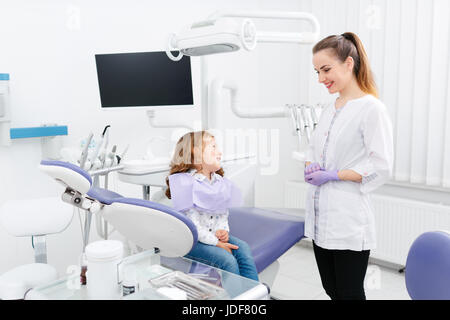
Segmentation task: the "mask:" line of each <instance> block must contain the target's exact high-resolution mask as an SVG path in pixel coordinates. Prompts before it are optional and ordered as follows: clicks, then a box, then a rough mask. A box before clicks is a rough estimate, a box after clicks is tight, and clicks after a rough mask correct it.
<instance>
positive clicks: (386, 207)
mask: <svg viewBox="0 0 450 320" xmlns="http://www.w3.org/2000/svg"><path fill="white" fill-rule="evenodd" d="M306 190H307V184H305V183H303V182H297V181H287V182H286V183H285V196H284V206H285V207H286V208H299V209H304V208H305V199H306ZM371 198H372V205H373V209H374V215H375V221H376V231H377V248H376V249H375V250H372V251H371V254H370V256H371V257H372V258H375V259H379V260H382V261H386V262H389V263H394V264H398V265H403V266H404V265H405V264H406V258H407V256H408V251H409V248H410V247H411V245H412V243H413V242H414V240H415V239H416V238H417V237H418V236H419V235H421V234H422V233H424V232H427V231H436V230H450V207H449V206H445V205H440V204H433V203H428V202H422V201H415V200H410V199H405V198H398V197H389V196H385V195H378V194H372V195H371Z"/></svg>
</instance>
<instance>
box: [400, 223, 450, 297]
mask: <svg viewBox="0 0 450 320" xmlns="http://www.w3.org/2000/svg"><path fill="white" fill-rule="evenodd" d="M405 281H406V289H407V290H408V294H409V296H410V297H411V299H413V300H450V232H448V231H433V232H425V233H423V234H422V235H420V236H419V237H418V238H417V239H416V240H415V241H414V242H413V244H412V245H411V248H410V249H409V252H408V257H407V260H406V271H405Z"/></svg>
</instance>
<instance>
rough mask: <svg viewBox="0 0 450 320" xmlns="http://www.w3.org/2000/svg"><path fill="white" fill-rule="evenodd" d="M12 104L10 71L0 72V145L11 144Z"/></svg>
mask: <svg viewBox="0 0 450 320" xmlns="http://www.w3.org/2000/svg"><path fill="white" fill-rule="evenodd" d="M10 128H11V106H10V101H9V73H0V145H1V146H10V145H11V137H10Z"/></svg>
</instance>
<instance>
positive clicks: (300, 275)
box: [271, 244, 410, 300]
mask: <svg viewBox="0 0 450 320" xmlns="http://www.w3.org/2000/svg"><path fill="white" fill-rule="evenodd" d="M279 262H280V270H279V272H278V275H277V277H276V279H275V282H274V284H273V286H272V288H271V295H272V296H273V297H274V298H276V299H289V300H305V299H306V300H329V297H328V295H327V294H326V293H325V291H324V290H323V288H322V284H321V282H320V276H319V271H318V270H317V265H316V261H315V259H314V253H313V250H312V248H311V247H309V246H308V245H302V244H297V245H295V246H293V247H292V248H291V249H290V250H289V251H287V252H286V253H285V254H284V255H283V256H282V257H281V258H279ZM364 287H365V292H366V297H367V299H368V300H410V297H409V295H408V292H407V290H406V286H405V275H404V273H399V272H398V271H396V270H393V269H388V268H386V267H381V266H378V265H374V264H369V266H368V268H367V273H366V278H365V282H364Z"/></svg>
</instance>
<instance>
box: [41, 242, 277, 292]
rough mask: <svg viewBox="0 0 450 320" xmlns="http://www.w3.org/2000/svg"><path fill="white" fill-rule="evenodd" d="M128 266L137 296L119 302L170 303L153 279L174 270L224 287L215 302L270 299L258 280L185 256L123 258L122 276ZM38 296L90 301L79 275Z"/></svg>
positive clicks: (43, 289)
mask: <svg viewBox="0 0 450 320" xmlns="http://www.w3.org/2000/svg"><path fill="white" fill-rule="evenodd" d="M128 265H133V266H134V267H135V270H136V274H137V282H138V286H137V288H136V292H135V293H133V294H130V295H128V296H125V297H122V296H121V295H120V294H118V295H117V299H124V300H169V299H170V298H169V297H167V296H165V295H164V294H162V293H160V292H158V291H157V288H156V287H154V286H152V283H151V281H150V280H152V279H156V278H158V277H161V276H163V275H169V273H173V272H174V271H180V272H182V273H183V274H185V275H187V276H189V277H191V278H194V279H196V280H201V281H206V282H207V283H208V284H209V285H212V286H217V287H218V288H223V289H224V292H225V294H223V295H219V296H217V297H215V298H213V299H226V300H228V299H234V298H236V297H240V298H242V297H243V296H245V294H246V293H247V292H249V291H251V292H258V293H257V296H250V297H248V298H249V299H266V298H268V292H267V288H266V287H265V285H263V284H261V283H259V282H258V281H254V280H251V279H248V278H244V277H241V276H239V275H236V274H233V273H230V272H227V271H224V270H221V269H217V268H214V267H211V266H208V265H206V264H203V263H200V262H197V261H193V260H190V259H187V258H184V257H179V258H167V257H162V256H160V255H158V254H156V253H154V251H153V250H148V251H144V252H141V253H138V254H136V255H133V256H129V257H126V258H125V259H123V260H122V263H121V264H120V265H119V273H121V270H124V267H125V266H128ZM119 280H121V279H119ZM261 286H262V287H263V288H262V290H261ZM256 288H259V290H255V289H256ZM222 291H223V290H222ZM261 292H262V295H261ZM34 293H35V296H36V297H40V298H42V299H50V300H87V299H88V296H87V289H86V286H82V285H80V276H79V274H73V275H70V276H67V277H64V278H62V279H59V280H57V281H55V282H52V283H49V284H47V285H44V286H40V287H37V288H35V289H34Z"/></svg>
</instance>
